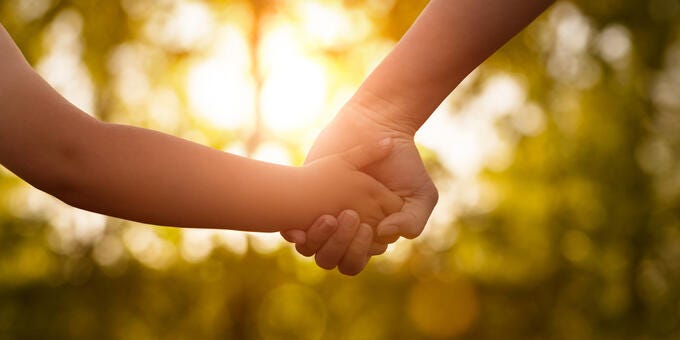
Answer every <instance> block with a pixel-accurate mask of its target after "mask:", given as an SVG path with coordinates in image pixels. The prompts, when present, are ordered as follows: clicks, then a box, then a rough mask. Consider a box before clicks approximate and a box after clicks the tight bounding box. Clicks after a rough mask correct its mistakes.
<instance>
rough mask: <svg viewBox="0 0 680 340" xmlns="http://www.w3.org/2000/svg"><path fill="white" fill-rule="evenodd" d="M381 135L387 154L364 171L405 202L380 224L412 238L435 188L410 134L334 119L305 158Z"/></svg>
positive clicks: (432, 200)
mask: <svg viewBox="0 0 680 340" xmlns="http://www.w3.org/2000/svg"><path fill="white" fill-rule="evenodd" d="M359 117H360V116H359ZM385 137H391V138H392V140H393V142H394V144H393V145H394V147H393V148H392V151H391V153H390V154H389V155H388V156H387V157H386V158H384V159H383V160H381V161H379V162H377V163H374V164H372V165H371V166H369V167H367V168H365V169H364V170H365V171H366V173H368V174H370V175H371V176H373V177H374V178H375V179H377V180H378V181H380V182H381V183H383V184H384V185H385V186H386V187H387V188H389V189H390V190H391V191H393V192H394V193H396V194H397V195H399V196H400V197H402V198H403V199H404V202H405V206H404V209H402V211H401V212H400V213H397V214H393V215H391V216H389V217H388V218H387V219H386V220H385V221H383V223H381V224H380V226H381V227H382V226H384V225H386V224H394V225H399V226H400V227H401V228H400V231H401V233H402V235H403V236H405V237H408V238H413V237H416V236H418V235H419V234H420V232H421V231H422V228H423V226H424V224H425V222H426V221H427V218H428V217H429V215H430V213H431V212H432V208H433V207H434V204H435V203H436V201H437V191H436V188H435V187H434V184H433V183H432V180H431V179H430V177H429V175H428V174H427V171H426V170H425V166H424V165H423V162H422V160H421V158H420V155H419V154H418V150H417V148H416V146H415V143H414V142H413V138H412V137H411V136H410V135H408V134H405V133H401V132H397V131H394V130H393V129H390V128H388V127H385V126H381V125H379V124H376V123H374V122H372V121H369V120H367V119H362V118H357V119H354V120H352V121H348V119H342V118H340V119H336V120H335V121H334V122H332V123H331V124H330V125H329V126H328V127H327V128H326V129H325V130H324V131H323V132H322V133H321V135H320V136H319V137H318V138H317V140H316V142H315V144H314V146H313V147H312V149H311V151H310V153H309V156H308V157H307V161H308V162H309V161H312V160H315V159H317V158H319V157H323V156H326V155H329V154H333V153H337V152H341V151H344V150H347V149H349V148H351V147H353V146H355V145H358V144H362V143H370V142H372V141H375V140H378V139H382V138H385Z"/></svg>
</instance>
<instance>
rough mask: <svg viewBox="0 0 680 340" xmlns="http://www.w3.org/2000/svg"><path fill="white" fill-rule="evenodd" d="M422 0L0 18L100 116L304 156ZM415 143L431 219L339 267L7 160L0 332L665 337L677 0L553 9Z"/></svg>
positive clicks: (84, 10)
mask: <svg viewBox="0 0 680 340" xmlns="http://www.w3.org/2000/svg"><path fill="white" fill-rule="evenodd" d="M425 4H426V1H422V0H419V1H414V0H344V1H341V0H327V1H324V0H317V1H307V0H300V1H295V0H252V1H246V0H211V1H190V0H158V1H154V0H111V1H94V0H92V1H87V0H71V1H66V0H61V1H60V0H3V1H2V2H0V22H2V24H3V25H4V26H5V27H6V29H7V30H8V31H9V32H10V34H11V35H12V36H13V37H14V39H15V40H16V42H17V44H18V45H19V46H20V47H21V49H22V51H23V52H24V54H25V55H26V57H27V58H28V60H29V61H30V62H31V64H32V65H34V66H35V67H36V69H37V70H38V71H39V72H40V74H41V75H43V77H45V78H46V79H47V80H48V81H49V82H50V83H51V84H52V85H53V86H54V87H55V88H57V89H58V90H59V91H60V92H61V93H62V94H63V95H64V96H65V97H67V98H68V99H69V100H71V101H72V102H73V103H75V104H76V105H78V106H79V107H81V108H82V109H84V110H86V111H87V112H89V113H91V114H93V115H95V116H97V117H99V118H100V119H103V120H106V121H111V122H119V123H127V124H133V125H137V126H143V127H148V128H152V129H156V130H160V131H164V132H167V133H171V134H174V135H177V136H181V137H183V138H187V139H191V140H194V141H197V142H200V143H203V144H206V145H210V146H212V147H215V148H218V149H222V150H226V151H230V152H235V153H240V154H243V155H248V156H251V157H255V158H258V159H263V160H269V161H274V162H279V163H285V164H300V163H301V162H302V160H303V159H304V154H305V152H306V150H307V149H308V148H309V147H310V146H311V143H312V142H313V139H314V137H315V135H316V134H317V133H318V132H319V130H320V129H321V128H322V127H323V125H324V124H325V123H326V122H328V121H329V119H330V118H331V117H332V115H333V113H334V112H336V111H337V109H338V108H339V107H340V106H341V105H342V103H343V102H344V101H345V100H346V99H347V98H348V97H349V96H350V95H351V94H352V92H353V91H354V90H355V89H356V88H357V86H358V85H359V84H360V82H361V80H362V79H363V78H364V77H365V76H366V75H367V73H368V72H370V70H371V68H372V67H374V66H375V65H376V63H377V62H378V61H379V60H380V59H381V57H383V56H384V55H385V54H386V53H387V52H388V51H389V50H390V48H391V47H392V46H393V45H394V43H395V42H396V41H397V40H398V38H399V37H400V36H401V35H402V34H403V33H404V32H405V30H406V29H407V28H408V27H409V26H410V24H411V23H412V21H413V20H414V19H415V17H416V16H417V14H418V13H419V11H420V10H421V9H422V8H423V7H424V6H425ZM0 62H1V61H0ZM0 76H2V75H0ZM416 140H417V141H418V143H419V144H420V146H421V151H422V154H423V156H424V158H425V160H426V163H427V165H428V168H429V170H430V172H431V174H432V176H433V178H434V179H435V181H436V184H437V186H438V188H439V190H440V192H441V200H440V202H439V204H438V206H437V208H436V210H435V213H434V215H433V216H432V218H431V221H430V224H429V225H428V228H427V229H426V231H425V232H424V234H423V236H422V237H421V238H419V239H417V240H414V241H399V242H397V243H396V244H395V245H393V246H391V248H390V249H389V250H388V252H387V254H386V255H384V256H381V257H378V258H375V259H373V260H372V261H371V263H370V264H369V266H368V267H367V269H366V270H365V272H363V273H362V274H360V275H359V276H357V277H351V278H349V277H343V276H341V275H340V274H338V273H337V272H328V271H324V270H322V269H319V268H317V267H316V266H315V265H314V263H313V260H310V259H306V258H303V257H301V256H299V255H296V254H295V252H294V251H293V249H292V247H291V246H289V245H287V244H286V243H285V242H283V241H281V240H280V237H279V236H278V235H275V234H272V235H264V234H259V235H258V234H244V233H238V232H229V231H212V230H179V229H173V228H164V227H154V226H146V225H140V224H137V223H130V222H126V221H121V220H118V219H113V218H108V217H104V216H100V215H96V214H91V213H88V212H84V211H81V210H77V209H74V208H70V207H68V206H66V205H64V204H62V203H60V202H59V201H57V200H56V199H53V198H51V197H49V196H47V195H45V194H43V193H41V192H39V191H37V190H35V189H33V188H31V187H30V186H28V185H27V184H25V183H24V182H22V181H21V180H19V179H18V178H16V177H15V176H13V175H12V174H11V173H9V172H8V171H6V170H4V169H2V168H1V167H0V339H27V338H43V339H44V338H49V339H58V338H67V339H108V338H112V339H160V338H162V339H213V338H221V339H445V338H460V339H499V338H502V339H532V338H536V339H544V338H551V339H622V338H631V339H664V338H668V339H677V338H680V299H679V298H678V295H679V294H680V284H678V283H679V282H680V1H677V0H650V1H632V0H628V1H613V0H607V1H604V0H600V1H585V0H583V1H573V2H569V1H559V2H557V3H556V4H555V5H554V6H553V7H551V8H550V9H549V10H548V11H547V12H546V13H545V14H544V15H543V16H541V17H540V18H539V19H538V20H537V21H536V22H534V23H533V24H532V25H531V26H530V27H528V28H527V29H526V30H525V31H524V32H523V33H521V34H520V35H519V36H517V37H516V38H515V39H513V40H512V41H511V42H510V43H509V44H507V45H506V46H505V47H504V48H503V49H502V50H501V51H499V52H498V53H496V54H495V55H494V56H493V57H492V58H491V59H489V60H488V61H486V62H485V63H484V64H483V65H482V66H481V67H480V68H479V69H477V70H476V71H475V72H474V73H473V74H471V75H470V76H469V77H468V78H467V79H466V80H465V81H464V83H463V84H461V86H459V88H458V89H456V91H455V92H454V93H453V95H452V96H451V97H450V98H449V99H447V100H446V101H445V102H444V103H443V104H442V106H441V107H440V108H439V109H438V110H437V112H436V113H435V114H434V115H433V117H432V119H431V120H430V122H428V123H427V124H426V126H424V127H423V129H422V130H421V131H420V132H419V134H418V135H417V138H416ZM45 171H49V169H45Z"/></svg>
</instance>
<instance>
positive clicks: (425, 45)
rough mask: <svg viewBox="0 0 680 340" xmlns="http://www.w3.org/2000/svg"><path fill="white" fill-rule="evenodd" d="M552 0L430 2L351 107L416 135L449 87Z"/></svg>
mask: <svg viewBox="0 0 680 340" xmlns="http://www.w3.org/2000/svg"><path fill="white" fill-rule="evenodd" d="M553 2H554V0H433V1H431V2H430V3H429V4H428V6H427V7H426V8H425V10H424V11H423V12H422V13H421V15H420V17H419V18H418V20H417V21H416V22H415V23H414V24H413V26H411V28H410V29H409V30H408V32H407V33H406V34H405V35H404V36H403V37H402V38H401V40H400V41H399V43H398V44H397V46H396V47H395V48H394V50H392V52H391V53H390V54H389V55H388V56H387V57H386V58H385V59H384V60H383V61H382V62H381V63H380V65H379V66H378V67H377V68H376V69H375V70H374V71H373V73H372V74H371V75H370V76H369V77H368V78H367V79H366V80H365V81H364V83H363V85H362V86H361V88H360V89H359V90H358V91H357V93H356V94H355V96H354V97H353V98H352V100H350V102H349V105H350V106H352V105H356V106H359V107H360V111H362V112H365V114H366V115H368V116H369V117H370V118H372V119H374V120H376V121H377V122H379V123H380V124H385V125H387V126H388V127H390V128H392V129H394V130H396V131H400V132H405V133H407V134H409V135H414V134H415V132H416V131H417V130H418V128H420V126H421V125H422V124H423V123H424V122H425V121H426V120H427V118H428V117H429V116H430V115H431V114H432V112H433V111H434V110H435V109H436V108H437V106H439V104H440V103H441V102H442V101H443V100H444V98H446V96H448V95H449V93H451V91H453V89H454V88H455V87H456V86H457V85H458V84H459V83H460V82H461V81H462V80H463V79H464V78H465V77H466V76H467V75H468V74H469V73H470V72H472V70H474V69H475V68H476V67H477V66H479V64H481V63H482V62H483V61H484V60H485V59H486V58H488V57H489V56H490V55H491V54H492V53H494V52H495V51H496V50H498V49H499V48H500V47H501V46H503V44H505V43H506V42H507V41H508V40H510V38H512V37H513V36H515V35H516V34H517V33H519V31H521V30H522V29H523V28H524V27H525V26H527V25H528V24H529V23H530V22H531V21H533V20H534V19H535V18H536V17H537V16H538V15H539V14H541V13H542V12H543V11H544V10H545V9H546V8H547V7H548V6H549V5H550V4H551V3H553Z"/></svg>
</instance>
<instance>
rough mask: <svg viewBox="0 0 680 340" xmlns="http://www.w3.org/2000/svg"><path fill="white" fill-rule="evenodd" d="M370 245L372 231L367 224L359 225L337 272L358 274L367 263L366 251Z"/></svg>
mask: <svg viewBox="0 0 680 340" xmlns="http://www.w3.org/2000/svg"><path fill="white" fill-rule="evenodd" d="M372 243H373V229H372V228H371V226H369V225H368V224H365V223H362V224H360V225H359V230H358V231H357V233H356V236H355V237H354V239H353V240H352V243H351V244H350V245H349V247H347V251H346V252H345V256H343V257H342V260H341V261H340V264H339V265H338V270H339V271H340V272H341V273H343V274H345V275H352V276H354V275H357V274H359V273H360V272H361V271H362V270H363V269H364V267H365V266H366V264H367V263H368V259H369V256H368V251H369V249H370V248H371V244H372Z"/></svg>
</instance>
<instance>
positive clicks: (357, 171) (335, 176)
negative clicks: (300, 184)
mask: <svg viewBox="0 0 680 340" xmlns="http://www.w3.org/2000/svg"><path fill="white" fill-rule="evenodd" d="M391 148H392V141H391V139H389V138H386V139H383V140H381V141H380V142H378V143H375V144H373V145H368V146H365V145H364V146H357V147H355V148H352V149H350V150H348V151H345V152H343V153H339V154H334V155H331V156H327V157H324V158H321V159H318V160H316V161H314V162H312V163H309V164H307V165H306V166H304V167H303V171H304V182H305V188H304V189H303V190H306V191H307V192H308V193H309V194H306V195H304V196H305V197H306V198H307V200H306V201H305V202H304V203H306V204H309V206H308V207H309V208H312V209H311V210H315V211H321V212H322V214H331V215H337V214H338V213H339V212H340V211H343V210H345V209H351V210H354V211H356V212H357V213H358V214H359V218H360V219H361V221H362V222H363V223H367V224H369V225H371V226H376V225H377V224H378V223H379V222H380V221H381V220H382V219H384V218H385V216H387V215H389V214H392V213H394V212H397V211H399V210H400V209H401V207H402V205H403V203H404V202H403V201H402V199H401V198H400V197H399V196H397V195H396V194H394V193H392V192H391V191H389V189H387V188H386V187H385V186H384V185H382V184H381V183H380V182H378V181H376V180H375V179H374V178H373V177H371V176H369V175H367V174H365V173H363V172H362V171H361V169H362V168H364V167H366V166H368V165H370V164H371V163H374V162H376V161H379V160H381V159H382V158H384V157H385V156H387V155H388V154H389V152H390V150H391ZM395 170H396V169H395ZM319 215H321V214H319ZM319 215H317V216H319Z"/></svg>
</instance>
